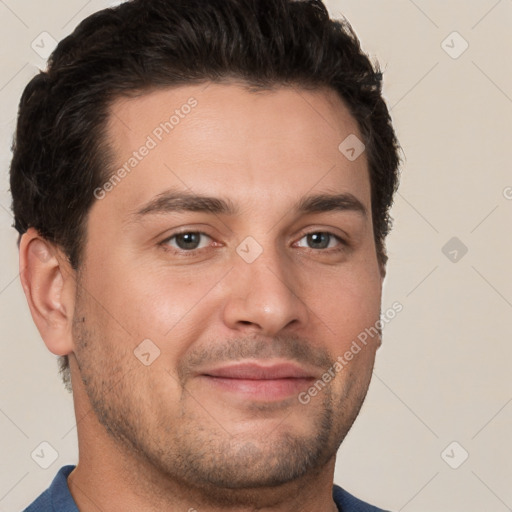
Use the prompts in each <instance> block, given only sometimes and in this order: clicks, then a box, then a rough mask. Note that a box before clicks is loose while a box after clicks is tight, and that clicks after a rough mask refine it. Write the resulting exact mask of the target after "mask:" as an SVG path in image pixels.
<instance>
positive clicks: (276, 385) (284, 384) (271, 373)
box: [200, 362, 315, 402]
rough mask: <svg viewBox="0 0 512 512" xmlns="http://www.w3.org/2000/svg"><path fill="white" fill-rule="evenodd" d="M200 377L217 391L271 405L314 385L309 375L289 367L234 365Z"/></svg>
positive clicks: (307, 372) (281, 365) (283, 365)
mask: <svg viewBox="0 0 512 512" xmlns="http://www.w3.org/2000/svg"><path fill="white" fill-rule="evenodd" d="M200 377H202V378H203V379H206V381H207V383H208V384H209V385H210V386H212V387H214V388H215V389H216V390H217V391H220V392H224V393H231V394H235V395H236V394H237V395H242V396H243V397H244V398H246V399H251V400H258V401H265V402H273V401H278V400H284V399H286V398H289V397H290V396H294V395H297V394H298V393H300V392H301V391H303V390H304V389H306V388H307V387H308V386H310V385H311V383H312V382H313V381H314V379H315V377H314V375H313V373H312V372H311V371H309V370H307V369H305V368H302V367H301V366H298V365H296V364H293V363H288V362H286V363H272V364H268V362H267V364H264V363H263V362H262V363H254V362H247V363H237V364H232V365H227V366H222V367H218V368H213V369H208V370H206V371H204V372H203V373H201V375H200Z"/></svg>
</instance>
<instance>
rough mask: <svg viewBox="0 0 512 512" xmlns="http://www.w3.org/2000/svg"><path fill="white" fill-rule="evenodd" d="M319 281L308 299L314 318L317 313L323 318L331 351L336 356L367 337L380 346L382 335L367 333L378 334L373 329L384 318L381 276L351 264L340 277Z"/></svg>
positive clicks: (322, 322) (320, 324) (323, 330)
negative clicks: (362, 270) (382, 313)
mask: <svg viewBox="0 0 512 512" xmlns="http://www.w3.org/2000/svg"><path fill="white" fill-rule="evenodd" d="M315 283H316V285H315V286H314V287H313V288H310V292H309V293H310V296H309V298H308V299H306V302H307V303H308V305H310V308H311V311H312V312H313V318H314V317H315V316H316V317H318V319H319V320H320V322H319V328H321V329H322V332H324V333H325V336H326V339H328V340H329V345H330V346H329V351H330V352H331V354H332V355H333V356H334V358H336V357H337V356H339V355H342V354H344V353H345V351H346V350H348V349H349V348H350V346H351V345H352V343H353V342H354V341H355V340H358V339H359V340H361V339H363V341H366V342H367V343H368V345H369V346H370V345H371V346H373V345H375V347H374V348H375V349H376V348H377V341H378V336H375V335H374V336H369V335H368V334H366V336H365V333H368V332H369V331H371V332H372V333H373V334H375V330H372V328H374V326H375V324H376V322H377V321H378V320H379V317H380V307H381V292H382V288H381V280H380V277H379V275H378V274H377V273H375V272H361V270H360V269H359V271H357V270H356V269H354V268H352V269H351V268H348V267H347V268H346V269H344V271H343V272H340V273H339V274H338V275H336V276H330V277H329V278H326V279H322V280H318V279H315ZM363 346H364V345H363ZM366 352H368V351H366ZM370 355H371V354H368V356H370ZM358 359H364V358H358Z"/></svg>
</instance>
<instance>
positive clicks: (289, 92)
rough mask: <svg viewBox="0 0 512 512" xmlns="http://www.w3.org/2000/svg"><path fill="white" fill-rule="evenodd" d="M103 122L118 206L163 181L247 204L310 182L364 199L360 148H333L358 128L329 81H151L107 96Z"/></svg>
mask: <svg viewBox="0 0 512 512" xmlns="http://www.w3.org/2000/svg"><path fill="white" fill-rule="evenodd" d="M107 132H108V137H109V144H110V145H111V147H112V149H113V154H114V161H113V162H112V169H111V171H112V172H113V173H114V174H116V173H117V175H118V176H117V178H115V179H114V180H111V182H112V183H111V185H112V186H109V187H108V189H109V191H108V195H107V196H106V198H107V197H108V198H109V201H108V202H109V203H110V204H111V205H114V204H116V210H117V211H124V213H126V212H127V211H128V210H130V211H131V210H133V209H136V208H137V206H138V205H140V204H143V203H144V202H146V201H148V200H149V199H151V198H152V197H154V196H156V195H158V194H159V193H162V192H164V191H165V190H166V189H168V188H174V189H176V188H181V189H183V190H184V191H185V190H187V191H194V192H196V193H201V194H208V195H217V196H223V197H226V196H232V197H233V198H234V200H235V201H236V202H237V204H244V205H247V206H250V205H253V206H254V205H256V204H257V203H258V201H259V202H260V203H261V200H262V198H268V199H272V200H275V201H280V200H283V201H284V200H285V199H286V198H289V199H292V198H293V199H294V200H297V199H298V198H300V197H301V196H303V195H304V194H306V193H307V192H308V191H311V190H314V191H316V192H318V191H327V190H329V191H331V192H350V193H353V194H354V195H356V197H358V199H359V200H360V201H361V202H362V203H363V204H365V205H366V206H367V207H368V209H369V208H370V187H369V178H368V171H367V160H366V155H365V153H364V152H363V153H362V154H361V155H360V156H359V157H358V158H357V159H355V160H350V159H348V158H347V157H346V156H345V154H344V153H343V152H341V151H340V149H339V146H340V144H341V143H343V141H345V140H346V139H347V137H350V139H349V140H357V139H361V138H362V137H361V135H360V132H359V129H358V126H357V122H356V121H355V119H354V118H353V117H352V116H351V115H350V113H349V111H348V109H347V107H346V106H345V104H344V103H343V102H342V101H341V100H340V98H339V97H338V95H337V94H336V93H335V92H334V91H333V90H330V89H317V90H304V89H300V88H297V87H291V86H288V87H276V88H275V89H273V90H260V91H256V92H255V91H249V90H247V88H245V87H243V86H241V85H238V84H201V85H187V86H180V87H175V88H166V89H161V90H154V91H151V92H148V93H144V94H141V95H139V96H137V97H131V98H120V99H118V100H116V101H115V102H114V103H113V105H112V107H111V112H110V118H109V124H108V130H107ZM354 137H357V139H353V138H354ZM119 175H121V176H120V177H119ZM105 202H106V201H105ZM273 204H274V202H269V204H268V205H267V208H270V207H271V206H272V205H273ZM102 207H103V206H102Z"/></svg>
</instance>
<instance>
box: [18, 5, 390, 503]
mask: <svg viewBox="0 0 512 512" xmlns="http://www.w3.org/2000/svg"><path fill="white" fill-rule="evenodd" d="M380 78H381V76H380V73H379V72H378V70H377V69H376V67H374V66H372V64H371V63H370V61H369V59H368V57H367V56H366V55H365V54H364V53H363V52H362V50H361V49H360V47H359V42H358V40H357V37H356V36H355V34H354V33H353V32H352V30H351V28H350V26H349V24H348V23H346V22H344V23H341V22H335V21H332V20H330V19H329V17H328V14H327V11H326V10H325V7H324V6H323V4H322V3H321V2H320V1H319V0H307V1H290V0H212V1H210V2H200V1H198V0H186V1H185V0H173V1H172V2H171V1H169V0H133V1H131V2H127V3H124V4H121V5H120V6H118V7H116V8H112V9H106V10H104V11H101V12H98V13H96V14H94V15H92V16H90V17H89V18H87V19H86V20H84V21H83V22H82V23H81V24H80V25H79V26H78V27H77V29H76V30H75V31H74V32H73V34H71V35H70V36H69V37H67V38H66V39H64V40H63V41H62V42H61V43H60V44H59V45H58V47H57V48H56V50H55V51H54V53H53V54H52V56H51V57H50V59H49V63H48V68H47V70H46V71H44V72H41V73H39V74H38V75H37V76H36V77H34V78H33V79H32V81H31V82H30V83H29V84H28V86H27V88H26V89H25V91H24V94H23V96H22V99H21V104H20V111H19V118H18V126H17V132H16V137H15V144H14V147H13V153H14V154H13V160H12V165H11V190H12V194H13V211H14V215H15V227H16V228H17V230H18V231H19V233H20V234H21V235H22V236H21V239H20V244H19V249H20V268H21V282H22V285H23V289H24V291H25V294H26V297H27V301H28V305H29V307H30V311H31V314H32V317H33V319H34V322H35V323H36V325H37V328H38V330H39V332H40V334H41V336H42V338H43V340H44V342H45V344H46V345H47V347H48V349H49V350H50V351H51V352H52V353H54V354H56V355H58V356H60V357H59V362H60V367H61V372H62V374H63V377H64V381H65V382H66V383H67V385H68V386H70V389H72V392H73V399H74V405H75V413H76V421H77V433H78V440H79V462H78V464H77V465H76V467H74V466H65V467H63V468H62V469H61V470H60V471H59V473H58V474H57V476H56V477H55V480H54V481H53V483H52V485H51V487H50V489H49V490H47V491H46V492H45V493H43V494H42V495H41V496H40V497H39V498H38V499H37V500H36V501H35V502H34V503H33V504H32V505H30V506H29V507H28V508H27V509H26V510H28V511H30V512H35V511H43V510H44V511H47V510H55V511H66V512H67V511H76V510H80V511H82V512H89V511H96V510H101V511H103V512H110V511H119V510H122V511H127V512H128V511H157V510H158V511H161V510H170V511H181V510H183V511H187V510H188V511H200V512H213V511H220V510H228V511H229V510H231V511H235V510H236V511H256V510H258V511H279V512H285V511H286V512H288V511H292V510H293V511H299V510H300V511H304V512H313V511H314V512H332V511H335V510H343V511H344V512H353V511H377V510H380V509H377V508H375V507H373V506H370V505H368V504H365V503H363V502H362V501H360V500H358V499H356V498H355V497H353V496H352V495H350V494H349V493H348V492H346V491H345V490H343V489H341V488H340V487H337V486H334V487H333V474H334V466H335V458H336V452H337V450H338V447H339V445H340V443H341V442H342V441H343V439H344V437H345V436H346V434H347V432H348V431H349V429H350V427H351V426H352V423H353V421H354V420H355V418H356V416H357V414H358V412H359V410H360V407H361V405H362V402H363V400H364V397H365V395H366V392H367V389H368V385H369V382H370V377H371V374H372V368H373V364H374V358H375V353H376V350H377V348H378V346H379V344H380V331H379V329H376V328H375V326H376V325H377V326H379V324H380V320H379V315H380V306H381V290H382V281H383V278H384V275H385V265H386V253H385V245H384V241H385V237H386V235H387V234H388V231H389V217H388V210H389V207H390V205H391V203H392V198H393V193H394V192H395V190H396V186H397V173H398V171H397V168H398V164H399V157H398V142H397V140H396V138H395V134H394V131H393V128H392V125H391V121H390V117H389V114H388V110H387V108H386V105H385V103H384V101H383V99H382V96H381V84H380ZM372 329H373V330H372ZM364 332H371V333H372V334H371V335H370V336H366V337H364V338H363V337H362V336H361V333H364ZM375 332H377V333H378V334H375ZM363 339H364V343H360V344H358V345H357V346H358V349H359V350H354V341H355V340H360V341H361V340H363ZM350 351H352V355H353V357H348V356H343V355H344V354H345V355H347V353H348V352H350Z"/></svg>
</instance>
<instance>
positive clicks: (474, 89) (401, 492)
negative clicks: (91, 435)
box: [0, 0, 512, 512]
mask: <svg viewBox="0 0 512 512" xmlns="http://www.w3.org/2000/svg"><path fill="white" fill-rule="evenodd" d="M113 3H114V2H107V1H106V0H104V1H100V0H89V1H86V0H66V1H63V0H60V1H59V0H45V1H39V0H38V1H36V0H0V29H1V31H0V34H1V35H0V37H1V40H2V45H1V46H0V61H1V71H0V104H1V108H2V117H1V123H0V148H1V149H0V162H1V174H0V179H1V186H0V262H1V268H2V270H1V276H0V332H1V340H2V341H1V348H2V357H1V359H0V385H1V389H2V393H1V395H0V434H1V435H0V446H1V452H0V454H1V455H0V460H1V469H0V511H1V512H7V511H15V510H21V509H22V508H24V506H26V505H27V504H28V503H30V502H31V501H32V500H33V499H34V498H35V497H36V496H37V495H39V494H40V492H42V491H43V489H45V488H46V487H47V486H48V485H49V483H50V482H51V480H52V479H53V477H54V475H55V473H56V472H57V470H58V468H60V467H61V466H63V465H65V464H68V463H76V460H77V439H76V430H75V428H74V426H75V421H74V415H73V408H72V398H71V395H69V394H68V393H67V392H66V391H65V390H64V387H63V385H62V384H61V382H60V379H59V376H58V374H57V365H56V357H55V356H53V355H52V354H50V353H49V352H48V351H47V350H46V348H45V346H44V344H43V342H42V341H41V339H40V337H39V334H38V332H37V330H36V329H35V327H34V325H33V322H32V319H31V317H30V314H29V311H28V307H27V305H26V301H25V297H24V295H23V292H22V290H21V286H20V282H19V276H18V262H17V257H18V255H17V248H16V234H15V231H14V229H13V228H11V227H10V226H11V224H12V218H11V215H10V196H9V193H8V188H9V185H8V167H9V162H10V143H11V138H12V133H13V130H14V127H15V119H16V110H17V103H18V101H19V97H20V95H21V92H22V90H23V88H24V86H25V84H26V83H27V82H28V81H29V79H30V78H31V77H32V76H33V75H34V74H35V73H36V72H37V68H43V67H44V65H45V58H44V57H45V56H44V55H43V56H41V55H40V54H41V53H44V51H45V48H46V49H48V48H50V47H51V40H52V38H55V39H56V40H60V39H62V38H63V37H64V36H65V35H67V34H68V33H70V32H71V31H72V30H73V28H74V27H75V26H76V24H77V23H78V22H79V21H80V20H81V19H83V18H84V17H86V16H87V15H89V14H91V13H92V12H95V11H97V10H99V9H101V8H103V7H106V6H109V5H113ZM328 6H329V9H330V11H331V13H332V15H333V16H334V17H339V15H340V13H342V14H343V15H345V16H346V17H347V18H348V19H349V21H350V22H351V23H352V24H353V26H354V28H355V29H356V32H357V33H358V35H359V37H360V38H361V41H362V45H363V47H364V48H365V49H366V50H367V51H368V52H369V53H370V54H371V55H372V56H373V57H375V58H377V59H378V60H379V62H380V63H381V65H382V68H383V69H384V91H385V97H386V99H387V101H388V104H389V106H390V108H391V114H392V117H393V120H394V123H395V126H396V130H397V133H398V136H399V139H400V142H401V144H402V147H403V150H404V153H405V156H406V160H405V162H404V165H403V168H402V180H401V188H400V191H399V194H398V195H397V197H396V202H395V205H394V207H393V211H392V214H393V216H394V218H395V224H394V231H393V233H392V234H391V236H390V238H389V241H388V247H389V257H390V261H389V264H388V275H387V278H386V281H385V289H384V296H383V310H386V309H387V308H388V307H390V306H391V304H392V303H394V302H395V301H399V302H400V303H401V304H402V305H403V311H402V312H400V313H399V314H398V315H397V316H396V317H395V318H394V319H393V320H392V321H391V322H390V323H389V324H387V325H386V327H385V330H384V343H383V346H382V348H381V350H380V351H379V353H378V358H377V364H376V368H375V374H374V379H373V381H372V384H371V386H370V391H369V394H368V398H367V401H366V402H365V404H364V406H363V409H362V412H361V415H360V417H359V418H358V420H357V421H356V423H355V425H354V428H353V430H352V431H351V432H350V434H349V435H348V437H347V439H346V440H345V442H344V444H343V445H342V448H341V450H340V453H339V457H338V464H337V470H336V475H335V481H336V482H337V483H339V484H341V485H343V486H344V487H345V488H346V489H347V490H349V491H351V492H352V493H354V494H356V495H357V496H359V497H361V498H363V499H365V500H368V501H370V502H373V503H375V504H377V505H379V506H381V507H384V508H388V509H391V510H395V511H402V510H403V511H406V512H421V511H423V512H432V511H441V512H443V511H452V512H455V511H459V512H462V511H464V512H477V511H478V512H481V511H482V510H485V511H486V512H489V511H496V512H501V511H506V510H510V509H511V508H512V486H511V485H510V482H511V480H512V457H511V455H512V440H511V437H512V436H511V434H512V428H511V427H512V403H511V402H512V379H511V378H510V376H511V371H510V364H511V361H512V324H511V321H510V319H511V317H512V273H511V271H510V262H511V261H512V223H511V220H512V172H511V167H510V162H511V160H512V159H511V157H512V155H511V146H512V141H511V138H512V129H511V124H512V123H511V120H512V60H511V58H510V50H511V48H512V36H511V34H512V1H511V0H500V1H496V0H478V1H473V2H467V1H463V0H458V1H456V0H448V1H442V0H438V1H434V0H415V1H413V0H388V1H385V2H383V1H378V0H372V1H358V0H331V1H329V2H328ZM43 32H46V33H47V34H43V35H42V36H41V35H40V34H41V33H43ZM41 38H44V48H42V46H43V44H42V43H41ZM34 40H35V41H36V43H37V42H39V43H38V44H39V47H37V46H36V48H37V51H36V50H34V49H33V48H32V42H33V41H34ZM34 46H35V44H34ZM38 52H39V54H38ZM454 237H455V239H454V240H452V239H453V238H454ZM446 244H448V245H446ZM466 251H467V252H466ZM42 442H46V443H49V444H50V445H51V447H53V449H54V450H55V452H56V454H55V455H56V457H57V458H56V460H55V461H54V462H53V463H52V464H51V465H50V466H49V467H48V468H47V469H43V468H41V467H40V466H39V465H38V464H37V463H36V462H35V460H34V459H37V457H34V459H33V458H32V456H31V454H33V453H34V451H36V452H38V450H39V452H38V453H40V450H41V443H42ZM44 447H46V448H44ZM43 448H44V449H45V450H46V452H45V453H46V454H51V453H52V451H51V449H50V448H48V446H47V445H43ZM466 456H467V459H465V458H466ZM464 459H465V460H464ZM50 461H51V459H48V460H47V462H50Z"/></svg>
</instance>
